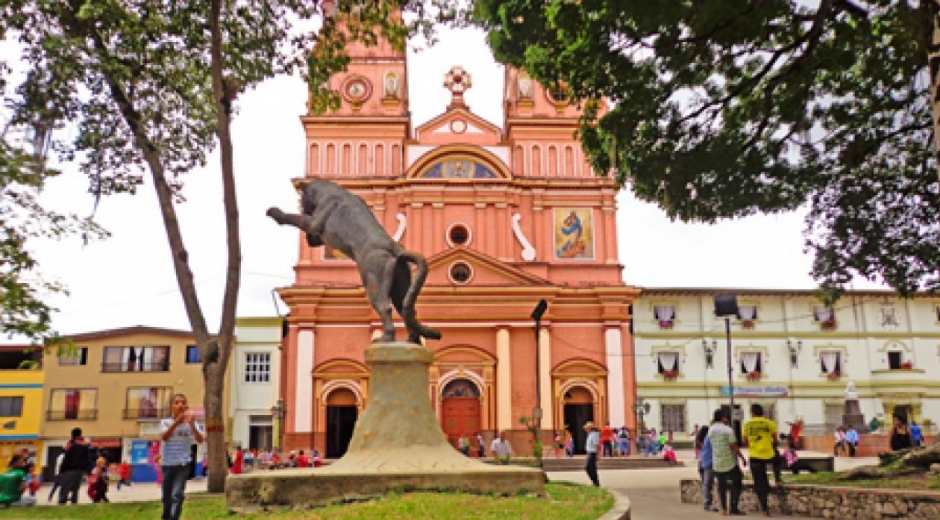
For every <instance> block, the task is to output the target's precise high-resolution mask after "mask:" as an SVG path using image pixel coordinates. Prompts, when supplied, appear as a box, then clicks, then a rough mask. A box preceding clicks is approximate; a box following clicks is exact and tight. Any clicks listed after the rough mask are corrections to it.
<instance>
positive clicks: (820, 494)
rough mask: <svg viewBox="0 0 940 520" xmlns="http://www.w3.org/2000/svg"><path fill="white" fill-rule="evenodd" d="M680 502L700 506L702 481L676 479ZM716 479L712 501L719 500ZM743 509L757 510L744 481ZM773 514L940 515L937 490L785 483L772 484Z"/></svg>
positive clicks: (923, 518)
mask: <svg viewBox="0 0 940 520" xmlns="http://www.w3.org/2000/svg"><path fill="white" fill-rule="evenodd" d="M679 486H680V493H681V497H682V503H683V504H695V505H696V506H697V507H701V504H702V492H701V491H702V484H701V481H699V480H693V479H682V481H681V482H680V483H679ZM717 487H718V486H717V483H716V486H715V490H716V492H715V504H716V505H717V504H718V503H719V502H718V494H717ZM739 505H740V508H741V510H742V511H745V512H752V511H755V512H756V511H757V510H758V507H757V495H755V494H754V489H753V485H752V484H750V483H745V484H744V489H743V491H742V493H741V501H740V503H739ZM768 505H769V506H770V511H771V513H773V514H784V515H796V516H804V517H810V518H846V519H849V518H852V519H855V518H857V519H859V520H880V519H884V518H904V519H910V520H935V519H938V518H940V493H935V492H928V491H904V490H884V489H860V488H845V487H828V486H808V485H786V486H783V487H782V488H774V489H773V490H772V491H771V493H770V498H769V499H768Z"/></svg>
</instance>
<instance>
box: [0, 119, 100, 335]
mask: <svg viewBox="0 0 940 520" xmlns="http://www.w3.org/2000/svg"><path fill="white" fill-rule="evenodd" d="M7 136H8V134H7V133H6V132H4V133H3V134H2V136H0V334H5V335H8V336H12V335H17V336H19V337H21V338H25V339H26V340H27V341H31V342H34V343H37V344H42V343H44V342H49V341H53V343H54V338H55V333H54V332H53V330H52V311H53V309H51V308H50V307H49V306H48V305H47V304H46V303H45V302H44V299H45V298H46V297H47V296H49V295H50V294H52V293H55V292H61V291H63V290H64V289H63V286H62V285H60V284H58V283H56V282H52V281H47V280H44V279H43V278H42V276H41V275H40V273H39V271H38V262H37V261H36V258H35V256H34V255H33V253H32V252H31V251H30V250H29V248H28V247H27V244H28V243H30V241H31V240H35V239H38V238H40V237H44V238H49V239H57V238H62V237H65V236H68V235H76V234H81V235H84V236H85V237H86V238H89V239H90V238H97V237H101V236H104V235H105V233H104V232H103V231H102V230H101V229H100V228H99V227H97V226H96V225H95V224H94V223H92V222H91V221H90V220H89V219H81V218H78V217H76V216H74V215H61V214H59V213H56V212H53V211H49V210H47V209H46V208H44V207H43V206H42V205H41V204H40V203H39V201H38V200H37V196H38V194H39V191H40V190H41V189H42V187H43V185H44V184H45V183H46V181H47V179H48V178H50V177H52V176H54V175H55V174H56V172H54V171H50V170H47V169H45V168H43V167H42V165H41V163H40V162H39V161H37V159H36V157H35V155H34V154H32V153H29V151H28V150H25V149H23V148H22V147H20V146H18V145H17V144H16V140H14V139H12V138H8V137H7Z"/></svg>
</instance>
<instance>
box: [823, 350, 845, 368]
mask: <svg viewBox="0 0 940 520" xmlns="http://www.w3.org/2000/svg"><path fill="white" fill-rule="evenodd" d="M819 368H820V369H821V370H822V373H823V374H841V373H842V352H840V351H838V350H823V351H821V352H820V353H819Z"/></svg>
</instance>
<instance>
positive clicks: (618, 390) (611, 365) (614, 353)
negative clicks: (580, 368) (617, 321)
mask: <svg viewBox="0 0 940 520" xmlns="http://www.w3.org/2000/svg"><path fill="white" fill-rule="evenodd" d="M604 343H606V346H607V403H608V405H607V406H608V410H607V417H608V420H609V421H610V424H611V426H619V425H623V424H627V419H626V417H624V412H623V410H624V387H623V341H622V339H621V333H620V328H619V327H609V328H607V329H606V330H605V331H604Z"/></svg>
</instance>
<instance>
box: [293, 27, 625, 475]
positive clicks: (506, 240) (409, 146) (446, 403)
mask: <svg viewBox="0 0 940 520" xmlns="http://www.w3.org/2000/svg"><path fill="white" fill-rule="evenodd" d="M350 54H351V57H352V58H353V61H352V63H351V64H350V66H349V69H348V71H347V72H345V73H342V74H340V75H337V76H336V77H334V78H333V79H332V81H331V87H332V88H334V89H337V90H339V92H340V94H341V96H342V106H341V107H340V108H339V109H338V110H336V111H333V112H330V113H328V114H326V115H322V116H313V115H307V116H305V117H303V118H302V122H303V125H304V129H305V132H306V139H307V165H306V172H305V177H307V178H313V177H316V178H323V179H329V180H332V181H335V182H337V183H339V184H341V185H343V186H345V187H346V188H348V189H350V190H351V191H353V192H354V193H356V194H357V195H359V196H360V197H362V198H363V199H364V200H365V201H366V203H367V204H368V205H369V207H370V208H371V209H372V210H373V211H374V213H375V215H376V217H377V218H378V220H379V222H380V223H382V224H383V225H384V226H385V228H386V230H387V231H388V232H389V234H390V235H392V236H393V237H394V238H395V239H396V240H399V241H400V242H401V243H402V244H403V245H404V247H405V248H406V249H409V250H413V251H418V252H420V253H422V254H424V255H425V256H426V257H427V259H428V265H429V274H428V278H427V281H426V283H425V286H424V290H423V291H422V292H421V295H420V297H419V299H418V308H417V310H418V317H419V319H420V320H421V321H422V322H423V323H425V324H427V325H428V326H431V327H433V328H436V329H438V330H440V331H441V332H442V334H443V338H442V339H441V340H440V341H428V342H427V344H426V346H427V347H428V348H429V349H431V350H433V351H434V353H435V361H434V364H433V365H432V367H431V369H430V384H429V388H428V392H429V395H430V396H431V403H432V406H433V407H434V409H435V412H436V413H437V415H438V417H439V418H440V420H441V425H442V428H443V429H444V431H445V434H447V436H448V437H449V438H450V439H451V441H452V442H456V439H457V438H458V437H459V436H460V435H464V434H467V435H471V434H473V433H475V432H478V431H480V432H483V434H484V437H485V438H486V439H487V442H489V439H491V438H492V437H493V435H495V434H496V433H497V432H499V431H506V432H507V433H508V435H509V438H510V440H511V442H512V443H513V447H514V450H515V451H516V453H527V452H529V451H530V450H531V443H530V439H531V436H530V435H529V434H528V432H527V431H526V426H525V425H524V424H522V423H521V422H520V420H521V419H522V418H523V417H528V418H531V417H532V416H533V413H534V410H535V409H536V408H540V409H541V411H542V419H541V429H542V431H543V436H544V437H545V438H546V440H547V439H549V438H550V436H551V435H552V433H553V432H555V431H558V432H560V431H563V430H564V429H565V428H567V429H569V430H570V431H571V432H572V433H573V434H574V435H575V436H576V439H579V438H580V436H581V435H582V429H581V426H582V424H583V422H585V421H587V420H593V421H594V422H595V423H599V424H604V423H607V422H609V423H611V425H613V426H621V425H627V426H629V427H631V428H632V427H633V426H634V423H635V421H634V416H633V412H632V405H633V402H634V396H635V388H636V385H635V378H634V373H635V371H634V356H633V353H634V347H633V338H632V335H631V327H630V320H631V309H632V302H633V301H634V300H635V299H636V298H637V297H638V294H639V289H637V288H634V287H631V286H628V285H625V284H624V283H623V281H622V279H621V270H622V266H621V264H620V261H619V259H618V257H617V240H616V237H617V233H616V222H615V218H614V217H615V212H616V206H615V204H616V203H615V196H616V193H617V190H616V187H615V186H614V184H613V183H612V182H611V181H609V180H607V179H604V178H599V177H597V176H595V174H594V172H593V171H592V170H591V168H590V167H589V165H588V164H587V163H586V161H585V159H584V156H583V154H582V152H581V149H580V146H579V144H578V143H577V141H576V140H575V139H574V137H573V132H574V130H575V129H576V125H577V119H578V117H579V115H580V112H579V111H578V109H577V108H575V107H571V106H568V105H567V104H566V103H565V102H564V101H563V100H556V99H555V98H554V97H552V95H551V94H550V93H549V92H547V91H546V90H545V89H543V88H542V87H541V86H540V85H538V84H536V83H535V82H534V81H532V80H530V79H528V78H527V77H525V76H520V75H519V74H518V72H517V71H515V70H508V71H507V73H506V77H505V86H504V94H503V97H504V99H503V101H504V107H505V114H504V121H503V125H502V128H500V127H499V126H497V125H495V124H493V123H492V122H489V121H486V120H484V119H482V118H480V117H478V116H477V115H475V114H473V112H472V111H470V109H469V108H468V107H467V106H466V105H465V104H464V102H463V92H464V91H465V90H466V89H467V88H471V87H472V84H471V76H470V74H469V73H467V72H466V71H463V70H462V69H461V68H460V67H454V68H452V69H451V70H450V71H449V72H448V71H446V70H442V71H441V73H442V74H445V73H446V76H445V78H444V83H445V88H448V89H449V90H450V91H451V92H452V102H451V104H450V105H449V106H447V107H446V109H445V110H444V112H443V113H441V114H440V115H439V116H438V117H436V118H434V119H432V120H431V121H428V122H426V123H424V124H422V125H420V126H418V127H417V128H415V129H414V131H413V132H412V130H411V123H412V122H411V119H410V116H409V114H410V113H409V112H408V106H409V99H408V85H407V79H406V57H405V55H404V53H402V52H398V51H395V50H393V49H391V48H390V47H388V46H387V45H380V46H378V47H373V48H368V49H367V48H364V47H358V46H351V47H350ZM298 244H299V246H298V247H299V258H298V262H297V265H296V267H295V271H296V279H295V281H294V283H293V284H292V285H291V286H290V287H286V288H282V289H280V291H279V292H280V295H281V297H282V298H283V300H284V301H285V302H286V303H287V305H288V306H289V308H290V315H289V320H288V327H287V328H286V335H285V338H284V345H283V352H282V364H281V367H282V373H281V389H280V390H281V396H282V398H283V399H284V401H285V405H286V410H287V411H286V414H285V417H284V422H283V426H282V428H283V442H284V448H285V449H310V448H312V449H318V450H319V451H320V452H321V454H325V455H326V456H329V457H335V456H340V455H342V453H343V452H344V451H345V449H346V444H347V443H348V441H349V437H350V436H351V434H352V428H353V427H354V424H355V420H356V417H357V416H358V415H359V414H360V413H361V412H362V410H363V409H364V408H365V407H366V406H368V403H369V368H368V366H367V365H365V363H364V361H363V351H364V350H365V348H366V347H367V346H368V345H369V343H370V342H371V340H372V339H373V338H374V337H375V336H377V335H378V334H379V331H380V328H381V327H380V322H379V318H378V316H377V315H376V314H375V313H374V312H373V311H372V309H371V308H370V307H369V304H368V301H367V299H366V297H365V292H364V291H363V289H362V288H361V287H360V285H361V282H360V279H359V274H358V271H357V270H356V268H355V264H354V263H353V262H351V261H350V260H348V259H344V258H342V257H341V255H339V254H336V253H335V252H333V251H330V250H329V249H328V248H324V247H318V248H310V247H308V246H307V244H306V242H305V240H304V239H303V237H302V236H298ZM540 300H545V301H546V303H547V304H548V307H547V310H546V312H545V313H544V315H543V317H542V318H541V323H540V328H539V331H538V332H536V329H535V322H534V320H533V318H532V316H531V315H532V313H533V309H535V307H536V305H538V303H539V302H540ZM396 318H397V317H396ZM396 325H397V327H398V330H399V337H400V339H403V338H404V336H405V333H404V331H403V330H402V328H401V322H400V320H399V321H397V322H396ZM389 435H396V432H389ZM471 438H472V437H471ZM402 442H407V439H402ZM472 445H473V448H474V450H475V449H476V443H475V442H472Z"/></svg>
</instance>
